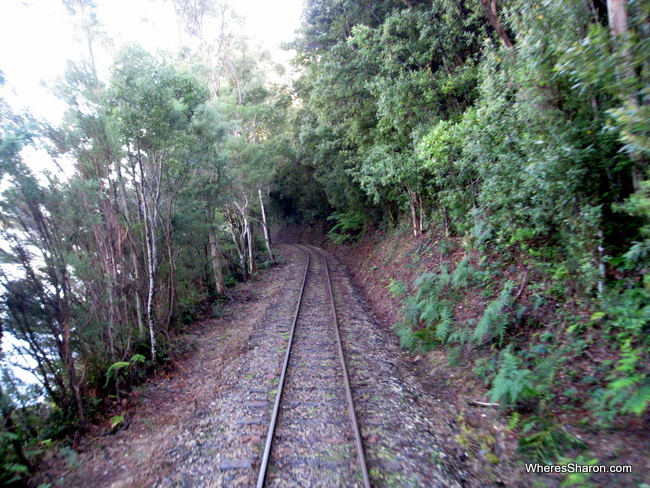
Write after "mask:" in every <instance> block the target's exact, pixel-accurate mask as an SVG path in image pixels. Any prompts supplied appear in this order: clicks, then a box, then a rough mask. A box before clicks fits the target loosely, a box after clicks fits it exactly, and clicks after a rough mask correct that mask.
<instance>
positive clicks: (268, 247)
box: [257, 186, 274, 261]
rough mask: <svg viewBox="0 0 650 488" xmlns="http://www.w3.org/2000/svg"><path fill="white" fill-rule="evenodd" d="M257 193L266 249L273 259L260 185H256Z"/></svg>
mask: <svg viewBox="0 0 650 488" xmlns="http://www.w3.org/2000/svg"><path fill="white" fill-rule="evenodd" d="M257 193H258V195H259V197H260V208H261V210H262V230H263V231H264V242H265V243H266V251H267V252H268V253H269V259H270V260H271V261H273V260H274V257H273V250H272V248H271V234H270V233H269V223H268V222H267V220H266V209H265V208H264V198H263V197H262V187H261V186H258V187H257Z"/></svg>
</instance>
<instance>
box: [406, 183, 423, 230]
mask: <svg viewBox="0 0 650 488" xmlns="http://www.w3.org/2000/svg"><path fill="white" fill-rule="evenodd" d="M406 191H407V192H408V195H409V207H410V209H411V225H412V227H413V235H414V236H415V237H417V236H419V235H420V232H421V231H422V222H421V213H420V210H421V208H422V206H421V203H420V205H419V206H418V195H417V194H416V193H415V192H414V191H413V190H412V189H411V188H407V189H406Z"/></svg>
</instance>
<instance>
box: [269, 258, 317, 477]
mask: <svg viewBox="0 0 650 488" xmlns="http://www.w3.org/2000/svg"><path fill="white" fill-rule="evenodd" d="M296 247H298V246H296ZM298 249H300V248H299V247H298ZM301 251H302V252H304V253H305V256H307V264H306V265H305V274H304V275H303V277H302V286H301V288H300V296H299V298H298V305H297V306H296V313H295V314H294V316H293V322H292V324H291V334H290V335H289V342H288V343H287V352H286V354H285V356H284V364H283V365H282V374H281V375H280V382H279V383H278V391H277V393H276V394H275V404H274V405H273V413H272V414H271V423H270V424H269V430H268V433H267V435H266V445H265V446H264V455H263V456H262V465H261V466H260V474H259V477H258V478H257V488H264V480H265V478H266V469H267V467H268V464H269V457H270V456H271V446H272V444H273V435H274V433H275V424H276V423H277V420H278V412H279V410H280V400H281V399H282V390H284V379H285V377H286V376H287V368H288V366H289V356H291V345H292V344H293V336H294V333H295V331H296V322H298V314H299V313H300V305H301V304H302V297H303V295H304V292H305V284H306V283H307V273H308V272H309V263H310V262H311V256H310V255H309V253H308V252H306V251H305V250H304V249H301Z"/></svg>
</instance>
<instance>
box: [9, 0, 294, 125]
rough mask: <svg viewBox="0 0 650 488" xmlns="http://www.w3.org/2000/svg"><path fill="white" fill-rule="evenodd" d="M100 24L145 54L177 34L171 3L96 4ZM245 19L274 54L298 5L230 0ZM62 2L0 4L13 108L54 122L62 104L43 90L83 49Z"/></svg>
mask: <svg viewBox="0 0 650 488" xmlns="http://www.w3.org/2000/svg"><path fill="white" fill-rule="evenodd" d="M96 2H97V4H98V16H99V20H100V22H101V23H102V24H103V26H104V28H105V29H106V31H107V32H108V34H109V36H110V37H111V38H113V39H114V40H115V41H116V42H117V43H118V45H119V44H121V43H123V42H129V41H136V42H138V43H140V44H141V45H142V46H143V47H145V48H146V49H149V50H155V49H157V48H161V49H168V50H171V51H174V50H175V48H176V47H178V29H177V25H176V21H175V18H174V16H173V8H172V4H171V2H164V1H163V0H96ZM231 4H232V5H233V8H234V9H235V10H236V11H237V12H239V13H240V14H241V15H242V16H244V17H245V29H246V34H247V35H248V36H249V37H251V38H255V39H257V40H258V41H259V42H260V43H261V44H262V45H263V46H264V47H265V48H267V49H271V50H274V49H276V50H278V48H279V45H280V44H281V43H282V42H287V41H290V40H292V39H293V37H294V32H295V30H296V29H297V28H298V26H299V22H300V16H301V13H302V0H274V1H269V0H231ZM75 36H76V33H75V32H74V29H73V25H72V22H71V19H70V18H69V16H68V14H67V11H66V9H65V8H64V6H63V4H62V2H61V0H0V70H2V71H3V72H4V74H5V77H6V80H7V84H8V88H9V91H13V92H15V96H13V95H11V94H8V95H7V94H6V93H5V96H7V98H9V100H10V102H11V103H12V104H14V105H18V106H22V107H26V108H29V109H31V110H32V111H33V112H34V113H36V114H37V115H40V116H44V117H46V118H49V119H57V118H58V116H59V114H60V113H61V112H62V110H63V106H62V103H60V102H58V101H57V100H56V99H54V98H53V97H52V96H51V95H50V94H49V93H48V90H47V89H46V88H45V87H44V86H43V84H45V85H49V84H51V83H52V81H53V80H54V79H55V78H56V77H57V76H59V75H61V74H62V73H63V71H64V69H65V63H66V60H68V59H79V57H80V55H81V53H82V52H83V49H82V47H81V45H80V44H79V42H78V40H77V39H76V37H75Z"/></svg>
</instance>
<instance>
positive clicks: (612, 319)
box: [389, 243, 650, 486]
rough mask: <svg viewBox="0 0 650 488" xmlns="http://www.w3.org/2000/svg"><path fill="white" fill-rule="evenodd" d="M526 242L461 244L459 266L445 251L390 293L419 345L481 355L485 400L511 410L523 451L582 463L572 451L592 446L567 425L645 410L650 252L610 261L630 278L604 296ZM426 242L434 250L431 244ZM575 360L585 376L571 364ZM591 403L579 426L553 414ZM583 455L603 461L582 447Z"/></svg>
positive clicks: (649, 391) (477, 366) (406, 341)
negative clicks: (518, 246) (517, 246)
mask: <svg viewBox="0 0 650 488" xmlns="http://www.w3.org/2000/svg"><path fill="white" fill-rule="evenodd" d="M432 246H435V243H434V244H433V245H432ZM524 251H525V252H523V253H522V252H521V251H517V250H514V251H513V249H512V248H509V249H500V250H499V252H498V253H496V252H495V251H494V249H492V250H491V249H490V248H489V246H487V245H483V246H482V247H481V249H480V250H479V249H474V248H472V247H471V246H466V247H465V254H464V256H463V257H462V259H461V260H460V261H457V265H455V267H454V261H453V257H451V256H449V255H448V254H447V253H444V252H442V251H438V252H439V255H440V256H441V259H440V264H438V265H437V269H436V270H435V271H427V272H424V273H422V274H421V275H420V276H418V277H417V278H416V279H415V280H413V282H412V283H404V282H401V281H392V282H391V284H390V286H389V291H390V292H391V294H392V295H393V296H394V297H398V298H399V299H400V300H401V303H402V313H401V320H400V321H399V322H398V323H396V324H395V325H394V330H395V331H396V333H397V334H398V336H399V338H400V342H401V344H402V346H403V347H405V348H408V349H409V350H411V351H412V352H415V353H419V354H421V353H425V352H427V351H429V350H431V349H432V348H438V347H439V348H443V349H445V350H446V351H447V353H448V355H449V357H450V358H451V356H453V357H454V358H456V359H455V360H454V363H455V364H459V363H460V362H462V361H465V362H466V361H468V360H470V361H474V368H473V371H474V374H475V375H476V376H477V377H478V378H480V379H482V380H483V381H484V383H485V385H486V387H487V393H486V396H487V397H488V398H487V400H489V401H490V402H493V403H495V404H498V405H499V408H500V409H501V410H502V411H503V412H504V413H506V414H508V415H509V416H510V426H509V429H510V430H511V431H512V432H513V433H516V435H517V437H518V440H519V449H520V452H521V453H522V455H523V456H524V457H526V458H528V459H535V460H537V461H540V462H544V463H562V462H576V461H575V460H571V459H570V458H569V457H566V452H567V451H569V450H572V452H575V450H577V451H578V452H579V451H581V450H585V449H586V447H587V446H586V445H585V444H584V442H583V441H581V440H580V439H578V438H577V437H576V436H575V435H574V434H572V433H571V432H570V430H573V429H574V428H585V429H589V428H603V427H604V428H612V427H614V425H621V423H620V420H623V419H624V418H625V417H626V416H629V415H633V416H635V415H636V416H640V415H644V414H645V413H646V412H647V411H648V406H649V405H650V366H649V365H650V354H649V352H650V334H649V332H650V279H648V278H647V277H648V276H650V275H648V274H646V272H647V268H644V267H643V266H646V267H647V264H648V263H647V259H646V258H647V257H648V256H645V255H644V256H645V258H644V259H640V258H639V255H641V254H642V253H641V251H639V252H637V253H636V254H634V255H631V257H630V259H624V258H623V259H618V260H617V261H615V262H614V264H615V265H616V266H617V271H618V272H619V276H622V277H623V278H619V280H618V281H616V282H609V283H607V286H606V287H604V289H603V290H602V293H600V294H599V293H596V292H595V291H594V290H595V287H592V288H591V289H588V290H587V291H584V289H583V291H581V290H579V289H577V288H576V287H575V283H574V278H573V277H572V276H571V273H568V272H567V268H566V266H565V265H564V264H563V262H561V260H559V258H558V256H557V255H556V254H548V253H546V252H545V251H544V248H543V247H542V248H534V247H530V248H527V249H525V250H524ZM422 252H429V253H430V255H433V254H434V253H435V249H433V250H432V249H423V250H422ZM649 255H650V254H649ZM641 257H643V256H641ZM634 260H636V261H634ZM522 269H523V270H525V273H524V272H522ZM529 273H530V274H531V275H534V279H530V278H529ZM637 276H641V277H642V278H643V279H638V278H637ZM477 304H478V305H477ZM468 308H471V310H470V311H469V312H468V310H467V309H468ZM596 350H597V351H599V352H600V353H601V354H606V355H607V358H609V357H611V358H614V359H605V358H598V357H596V362H595V363H594V359H593V358H592V356H593V354H594V353H593V352H591V351H596ZM450 361H451V359H450ZM576 365H577V367H578V368H583V370H585V371H589V374H584V375H581V374H580V371H574V370H573V368H575V367H576ZM560 373H561V374H560ZM585 408H586V409H587V413H586V417H585V416H584V414H582V413H581V414H580V415H582V416H583V421H582V427H581V426H580V425H573V426H565V425H562V424H560V423H559V422H558V421H557V420H555V419H556V417H557V415H558V414H559V413H562V412H572V411H576V412H582V411H583V410H584V409H585ZM617 421H618V424H616V422H617ZM579 460H582V461H584V463H595V462H597V460H596V459H595V458H592V457H589V456H587V457H584V456H583V455H582V454H580V455H579ZM584 463H583V464H584ZM576 480H577V481H580V480H578V479H577V478H576V479H575V480H574V479H573V478H571V479H569V478H567V479H566V480H565V481H566V483H573V482H574V481H576ZM585 480H586V478H585ZM583 481H584V480H583ZM584 482H585V484H584V486H589V484H588V482H587V481H584ZM567 486H570V485H567Z"/></svg>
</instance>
